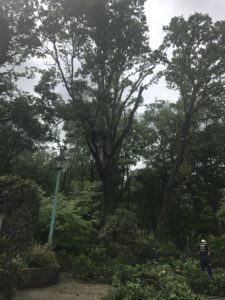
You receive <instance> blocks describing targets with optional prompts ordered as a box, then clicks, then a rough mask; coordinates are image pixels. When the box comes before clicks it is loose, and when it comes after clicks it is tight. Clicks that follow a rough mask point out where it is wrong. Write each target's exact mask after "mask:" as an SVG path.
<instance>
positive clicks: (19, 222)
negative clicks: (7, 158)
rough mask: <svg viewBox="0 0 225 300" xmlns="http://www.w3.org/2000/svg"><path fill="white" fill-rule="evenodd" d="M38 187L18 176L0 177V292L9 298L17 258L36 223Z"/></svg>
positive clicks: (17, 273)
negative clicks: (0, 226) (0, 224)
mask: <svg viewBox="0 0 225 300" xmlns="http://www.w3.org/2000/svg"><path fill="white" fill-rule="evenodd" d="M41 196H42V194H41V190H40V188H39V187H38V186H37V185H36V184H35V183H33V182H31V181H28V180H23V179H22V178H20V177H0V211H1V213H2V214H3V215H4V219H3V225H2V229H1V232H0V293H1V295H3V296H4V297H6V298H7V299H11V298H12V295H13V290H14V289H15V288H16V284H17V278H18V275H19V266H18V260H17V258H18V255H19V254H21V253H22V252H23V251H25V249H26V248H27V247H28V245H29V244H30V242H31V240H32V234H33V230H34V226H35V225H36V222H37V216H38V211H39V203H40V198H41Z"/></svg>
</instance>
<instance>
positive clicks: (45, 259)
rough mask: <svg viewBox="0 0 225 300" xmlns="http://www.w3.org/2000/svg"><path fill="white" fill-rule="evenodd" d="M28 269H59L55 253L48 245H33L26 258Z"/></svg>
mask: <svg viewBox="0 0 225 300" xmlns="http://www.w3.org/2000/svg"><path fill="white" fill-rule="evenodd" d="M26 263H27V266H28V267H30V268H43V269H56V268H58V267H59V265H58V263H57V260H56V256H55V253H54V252H53V251H52V249H51V248H50V247H49V246H48V245H33V246H32V247H31V248H30V251H29V252H28V255H27V257H26Z"/></svg>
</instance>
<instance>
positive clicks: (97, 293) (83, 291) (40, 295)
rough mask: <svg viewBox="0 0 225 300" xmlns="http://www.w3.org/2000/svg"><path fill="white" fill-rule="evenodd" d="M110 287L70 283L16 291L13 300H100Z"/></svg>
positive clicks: (76, 282)
mask: <svg viewBox="0 0 225 300" xmlns="http://www.w3.org/2000/svg"><path fill="white" fill-rule="evenodd" d="M109 288H110V286H108V285H105V284H97V283H96V284H93V283H82V282H78V281H71V282H68V283H59V284H57V285H55V286H51V287H47V288H40V289H29V290H21V291H18V293H17V296H16V297H15V298H14V300H78V299H79V300H100V299H101V297H102V296H105V295H106V294H107V291H108V290H109Z"/></svg>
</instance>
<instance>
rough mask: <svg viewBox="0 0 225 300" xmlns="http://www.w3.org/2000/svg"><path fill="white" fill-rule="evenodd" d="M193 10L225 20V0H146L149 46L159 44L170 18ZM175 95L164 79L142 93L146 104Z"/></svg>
mask: <svg viewBox="0 0 225 300" xmlns="http://www.w3.org/2000/svg"><path fill="white" fill-rule="evenodd" d="M195 12H200V13H206V14H208V15H209V16H210V17H212V18H213V21H217V20H225V0H147V2H146V16H147V21H148V25H149V31H150V46H151V48H153V49H155V48H157V47H158V46H159V45H160V44H161V42H162V40H163V31H162V27H163V26H164V25H168V24H169V22H170V20H171V18H173V17H174V16H181V15H183V16H184V17H188V16H189V15H191V14H194V13H195ZM177 97H178V95H177V94H176V93H174V92H173V91H170V90H168V89H166V87H165V82H164V81H161V82H159V84H158V85H156V86H152V87H151V88H150V89H149V90H148V91H146V92H145V93H144V98H145V103H146V104H148V103H150V102H152V101H154V99H155V98H157V99H163V100H169V101H174V100H176V99H177ZM142 109H143V108H142ZM142 109H141V111H142Z"/></svg>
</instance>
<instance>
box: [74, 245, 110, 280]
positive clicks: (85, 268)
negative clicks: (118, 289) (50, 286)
mask: <svg viewBox="0 0 225 300" xmlns="http://www.w3.org/2000/svg"><path fill="white" fill-rule="evenodd" d="M72 268H73V273H74V275H75V277H77V278H80V279H86V280H87V279H88V280H90V279H92V280H93V279H94V280H98V281H99V282H107V283H108V282H111V280H112V272H113V271H112V270H113V262H112V260H111V258H110V257H109V256H108V255H107V254H106V252H105V249H104V248H102V247H96V248H94V249H90V251H89V253H88V255H85V254H81V255H79V256H78V257H75V258H74V262H73V266H72Z"/></svg>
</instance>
